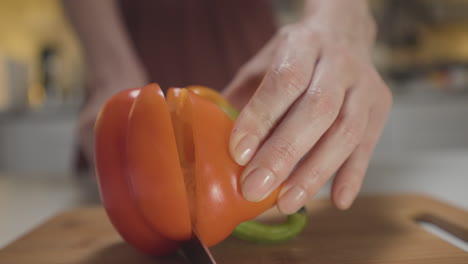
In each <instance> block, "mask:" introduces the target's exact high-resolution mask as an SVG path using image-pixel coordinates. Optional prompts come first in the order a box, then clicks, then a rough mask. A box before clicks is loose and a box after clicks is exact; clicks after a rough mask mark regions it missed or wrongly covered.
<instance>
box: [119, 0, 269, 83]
mask: <svg viewBox="0 0 468 264" xmlns="http://www.w3.org/2000/svg"><path fill="white" fill-rule="evenodd" d="M120 7H121V11H122V16H123V18H124V20H125V24H126V25H127V28H128V32H129V33H130V37H131V38H132V40H133V43H134V47H135V49H136V50H137V52H138V54H139V57H140V59H141V60H142V61H143V64H144V65H145V66H146V69H147V70H148V72H149V75H150V80H151V81H153V82H158V83H159V84H160V85H161V87H162V88H163V89H167V88H168V87H171V86H177V87H181V86H186V85H190V84H199V85H206V86H209V87H212V88H215V89H217V90H221V89H223V88H224V86H226V84H227V83H228V82H229V81H230V80H231V79H232V78H233V77H234V75H235V73H236V71H237V70H238V69H239V67H240V66H241V65H242V64H244V63H245V62H246V61H247V60H248V59H249V58H251V57H252V56H253V55H254V54H255V53H256V52H257V51H258V50H259V49H260V48H261V47H262V46H263V45H264V44H265V43H266V42H267V41H268V40H269V39H270V38H271V37H272V35H273V34H274V32H275V30H276V23H275V18H274V14H273V9H272V6H271V3H270V1H269V0H120Z"/></svg>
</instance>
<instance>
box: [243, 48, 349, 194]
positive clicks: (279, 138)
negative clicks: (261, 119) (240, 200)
mask: <svg viewBox="0 0 468 264" xmlns="http://www.w3.org/2000/svg"><path fill="white" fill-rule="evenodd" d="M335 58H336V59H333V60H328V61H321V62H320V63H319V64H318V65H317V70H316V74H315V76H314V80H313V81H312V83H311V85H310V86H309V88H308V89H307V90H306V91H305V93H304V94H303V95H302V96H301V98H300V99H298V100H297V102H296V103H294V105H293V107H291V109H290V110H289V111H288V113H287V115H286V116H285V117H284V118H283V119H282V121H281V122H280V124H278V126H277V127H276V128H275V131H274V132H273V133H272V134H271V136H269V137H268V139H267V140H266V141H265V142H264V144H263V145H262V146H261V148H260V149H259V150H258V152H257V153H256V155H255V157H254V158H253V159H252V161H251V162H250V163H249V164H248V166H247V167H246V168H245V169H244V172H243V175H242V176H241V179H242V180H243V181H242V192H243V194H244V196H245V198H246V199H248V200H251V201H258V200H261V199H263V198H264V197H266V196H267V195H268V194H269V193H270V192H271V191H273V190H274V189H275V188H277V187H278V186H279V185H280V184H281V183H282V182H283V181H284V179H286V177H287V176H288V175H289V173H290V172H291V171H292V170H293V168H294V166H295V165H296V164H297V163H298V162H299V160H300V159H301V158H302V157H303V156H304V155H305V154H306V153H307V152H308V151H309V150H310V149H311V148H312V147H313V146H314V145H315V143H316V142H317V141H318V140H319V139H320V137H321V136H322V135H323V134H324V133H325V131H327V130H328V129H329V128H330V126H331V125H332V124H333V122H334V121H335V119H336V117H337V116H338V113H339V112H340V108H341V106H342V104H343V100H344V96H345V92H346V87H350V85H351V82H352V77H351V76H353V75H352V71H347V70H346V63H343V61H342V60H341V59H338V58H339V57H335ZM331 69H333V71H332V70H331ZM337 73H338V74H339V75H340V76H341V78H339V79H337V78H335V74H337ZM322 88H323V89H322ZM346 121H347V120H346ZM347 125H348V124H347ZM353 132H354V131H353Z"/></svg>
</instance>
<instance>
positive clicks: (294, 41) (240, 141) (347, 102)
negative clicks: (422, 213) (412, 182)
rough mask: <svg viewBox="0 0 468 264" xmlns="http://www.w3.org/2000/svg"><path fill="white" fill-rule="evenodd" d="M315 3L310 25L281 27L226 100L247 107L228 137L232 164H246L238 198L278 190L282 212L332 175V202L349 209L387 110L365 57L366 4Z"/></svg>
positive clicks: (369, 24) (371, 28)
mask: <svg viewBox="0 0 468 264" xmlns="http://www.w3.org/2000/svg"><path fill="white" fill-rule="evenodd" d="M320 2H322V3H323V4H322V6H317V7H316V9H314V12H313V13H314V15H313V16H312V17H311V18H308V19H304V20H303V21H300V22H299V23H297V24H295V25H291V26H286V27H284V28H283V29H282V30H280V31H279V33H278V34H277V35H276V36H275V37H274V38H273V39H272V40H271V41H270V42H269V43H268V44H267V45H266V46H265V47H264V48H263V49H262V50H261V51H260V52H259V53H258V54H257V55H256V56H255V57H254V58H253V59H252V60H251V61H249V62H248V63H247V64H246V65H245V66H243V68H242V69H241V70H240V71H239V73H238V75H237V76H236V77H235V78H234V79H233V81H232V82H231V84H230V85H229V86H228V87H227V88H226V90H225V93H224V94H225V95H226V97H227V98H228V99H229V100H231V101H232V102H233V104H234V105H235V106H237V107H243V106H244V105H245V107H244V108H243V110H242V112H241V114H240V116H239V118H238V119H237V122H236V125H235V127H234V129H233V132H232V135H231V139H230V151H231V154H232V156H233V158H234V159H235V160H236V161H237V162H238V163H239V164H241V165H246V167H245V169H244V172H243V175H242V178H241V179H242V186H241V187H242V192H243V194H244V196H245V197H246V199H248V200H251V201H258V200H262V199H263V198H264V197H266V196H267V195H268V194H269V193H270V192H271V191H273V190H274V189H276V188H277V187H278V186H279V185H281V184H282V187H281V193H280V196H279V199H278V202H277V205H278V208H279V209H280V211H282V212H283V213H286V214H290V213H293V212H295V211H297V210H298V209H299V208H300V207H301V206H303V204H304V203H305V202H306V200H307V199H308V198H311V197H312V196H313V195H314V194H315V193H316V192H318V190H319V189H320V188H321V187H322V185H323V184H324V183H325V182H326V181H327V180H328V179H329V178H330V177H331V176H332V175H333V174H334V173H335V172H336V176H335V178H334V181H333V186H332V200H333V202H334V204H335V206H336V207H338V208H340V209H347V208H349V207H350V206H351V204H352V202H353V200H354V199H355V197H356V195H357V193H358V192H359V189H360V187H361V184H362V181H363V178H364V175H365V172H366V170H367V166H368V163H369V160H370V157H371V154H372V152H373V149H374V147H375V145H376V143H377V141H378V138H379V137H380V134H381V132H382V130H383V127H384V124H385V122H386V119H387V115H388V113H389V111H390V108H391V103H392V96H391V92H390V90H389V89H388V88H387V86H386V85H385V83H384V82H383V81H382V79H381V78H380V76H379V74H378V72H377V71H376V69H375V67H374V66H373V64H372V60H371V56H370V54H369V51H370V49H371V48H372V45H373V43H374V37H375V25H374V22H373V20H372V19H371V17H370V15H369V12H368V10H367V5H366V4H365V1H339V0H334V1H320ZM256 87H258V89H256V91H255V88H256ZM254 92H255V94H253V93H254ZM252 94H253V96H252ZM250 96H252V97H251V98H250ZM248 98H250V100H248Z"/></svg>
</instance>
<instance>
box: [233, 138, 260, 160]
mask: <svg viewBox="0 0 468 264" xmlns="http://www.w3.org/2000/svg"><path fill="white" fill-rule="evenodd" d="M258 143H259V141H258V138H257V137H256V136H254V135H246V136H244V137H243V138H242V139H241V141H240V142H239V143H238V144H237V146H236V148H235V149H234V153H233V158H234V160H235V161H236V162H237V163H238V164H239V165H241V166H245V165H246V164H247V163H248V162H249V161H250V159H252V156H253V154H254V152H255V150H256V149H257V147H258Z"/></svg>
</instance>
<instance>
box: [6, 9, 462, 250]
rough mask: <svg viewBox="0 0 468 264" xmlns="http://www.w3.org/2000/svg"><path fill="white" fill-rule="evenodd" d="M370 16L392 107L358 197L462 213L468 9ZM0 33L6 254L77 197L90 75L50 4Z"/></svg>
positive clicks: (285, 18) (14, 18)
mask: <svg viewBox="0 0 468 264" xmlns="http://www.w3.org/2000/svg"><path fill="white" fill-rule="evenodd" d="M302 2H303V1H299V0H296V1H292V0H291V1H285V0H282V1H279V0H277V1H275V3H276V6H277V9H278V19H279V21H280V22H281V23H291V22H294V21H295V20H296V19H297V16H298V13H299V10H300V7H301V5H302ZM371 6H372V9H373V12H374V14H375V16H376V20H377V22H378V27H379V36H378V43H377V46H376V48H375V51H374V58H375V62H376V64H377V65H378V68H379V70H380V71H381V73H382V74H383V76H384V77H385V79H386V81H387V83H388V84H389V85H390V87H391V89H392V90H393V93H394V108H393V110H392V114H391V117H390V120H389V123H388V125H387V127H386V130H385V132H384V134H383V136H382V139H381V142H380V144H379V146H378V147H377V150H376V153H375V155H374V158H373V160H372V162H371V165H370V168H369V173H368V176H367V178H366V182H365V184H364V188H363V189H364V192H392V191H398V192H405V191H417V192H425V193H428V194H431V195H434V196H437V197H439V198H441V199H444V200H448V201H450V202H453V203H455V204H458V205H460V206H464V207H465V208H468V191H466V188H467V186H468V0H445V1H440V0H439V1H437V0H411V1H407V0H373V1H371ZM0 33H1V34H0V237H2V238H3V239H4V240H3V241H2V240H0V247H1V246H2V242H3V243H6V241H8V240H11V239H13V237H15V236H16V235H17V231H15V230H16V229H15V228H14V227H15V226H16V227H17V229H18V228H19V227H21V230H23V229H26V228H30V227H31V226H32V225H33V224H35V223H37V222H38V221H42V220H43V219H44V218H45V217H46V216H48V215H50V214H51V213H53V212H55V211H57V210H59V209H61V208H65V207H68V206H70V205H74V204H76V203H77V201H80V199H81V196H83V193H82V192H81V190H80V188H77V186H80V184H79V183H77V180H76V178H77V177H75V176H76V174H77V172H76V169H75V168H76V163H77V156H76V147H77V146H76V123H77V118H78V114H79V110H80V105H81V101H82V99H83V95H84V92H83V91H84V88H83V87H84V83H85V81H84V78H85V74H84V73H85V65H84V61H83V58H82V57H81V54H80V47H79V44H78V42H77V40H76V37H75V36H74V33H73V32H72V30H71V27H70V25H69V24H68V23H67V20H66V18H65V16H64V14H63V12H62V8H61V5H60V2H59V1H57V0H41V1H37V0H2V1H0ZM321 194H322V195H325V194H326V190H323V191H322V193H321ZM25 208H28V209H27V210H24V209H25ZM4 210H6V213H5V211H4Z"/></svg>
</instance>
